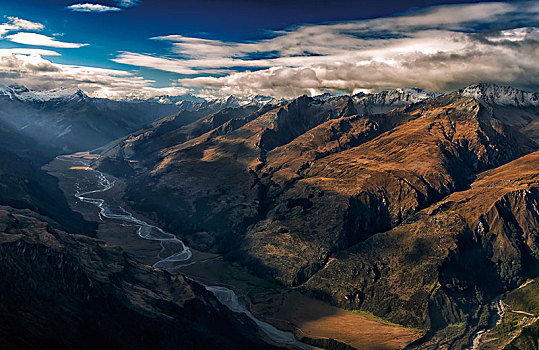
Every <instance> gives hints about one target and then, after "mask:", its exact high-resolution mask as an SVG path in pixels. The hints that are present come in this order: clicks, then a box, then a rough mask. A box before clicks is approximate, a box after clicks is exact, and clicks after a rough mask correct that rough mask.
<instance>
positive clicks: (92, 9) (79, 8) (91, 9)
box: [66, 3, 122, 12]
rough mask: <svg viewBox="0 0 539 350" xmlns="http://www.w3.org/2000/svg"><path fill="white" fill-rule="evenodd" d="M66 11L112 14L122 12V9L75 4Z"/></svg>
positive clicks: (99, 5)
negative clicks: (112, 12)
mask: <svg viewBox="0 0 539 350" xmlns="http://www.w3.org/2000/svg"><path fill="white" fill-rule="evenodd" d="M66 9H69V10H71V11H75V12H111V11H121V10H122V9H120V8H118V7H113V6H105V5H101V4H90V3H85V4H75V5H71V6H67V7H66Z"/></svg>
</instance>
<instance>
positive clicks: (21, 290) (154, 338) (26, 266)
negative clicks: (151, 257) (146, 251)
mask: <svg viewBox="0 0 539 350" xmlns="http://www.w3.org/2000/svg"><path fill="white" fill-rule="evenodd" d="M0 262H1V264H2V274H1V275H0V311H1V312H0V320H1V322H2V325H3V326H2V327H1V328H0V347H2V348H5V349H35V348H57V349H63V348H78V349H96V348H105V349H110V348H130V349H177V348H178V347H180V348H185V349H204V348H207V349H213V348H217V347H218V348H228V349H238V348H245V349H253V348H271V346H270V345H268V344H266V343H264V342H263V341H262V340H261V337H260V334H258V331H257V330H256V326H255V325H254V323H253V322H252V321H251V320H249V319H248V318H247V317H242V316H238V314H234V313H232V312H231V311H230V310H229V309H228V308H226V307H225V306H223V305H222V304H220V303H219V302H218V301H217V299H215V297H213V295H212V294H211V293H210V292H208V291H206V289H205V288H204V287H203V286H201V285H199V284H197V283H195V282H193V281H189V280H186V279H185V278H184V277H181V276H171V275H168V274H167V273H165V272H163V271H159V270H156V269H153V268H151V267H148V266H145V265H141V264H139V263H137V262H136V261H135V260H133V259H132V258H131V257H129V256H127V255H126V254H125V253H123V252H122V250H121V249H120V248H117V247H111V246H108V245H107V244H105V243H104V242H102V241H98V240H95V239H92V238H88V237H85V236H79V235H70V234H66V233H64V232H62V231H58V230H56V229H54V228H53V227H52V226H51V224H50V223H49V222H48V221H47V219H46V218H44V217H40V216H38V215H37V214H35V213H33V212H31V211H28V210H25V211H21V210H16V209H12V208H9V207H1V208H0Z"/></svg>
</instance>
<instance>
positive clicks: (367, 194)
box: [243, 96, 534, 285]
mask: <svg viewBox="0 0 539 350" xmlns="http://www.w3.org/2000/svg"><path fill="white" fill-rule="evenodd" d="M387 119H388V121H386V123H388V124H389V125H390V126H389V131H387V132H383V133H381V131H383V129H384V126H381V125H380V124H375V119H370V120H369V121H368V123H367V121H366V120H365V119H363V120H362V121H363V123H366V124H363V125H362V127H360V128H357V127H356V128H350V131H351V133H354V134H355V135H356V136H354V137H353V138H352V139H353V140H355V141H354V142H356V143H360V144H359V145H358V146H356V147H352V148H349V149H347V148H348V147H350V146H347V143H346V141H345V142H343V143H342V144H340V142H338V143H337V145H340V147H341V148H339V147H338V146H337V147H335V145H334V146H333V148H332V144H331V143H329V144H328V143H327V142H325V141H326V140H325V139H324V138H320V139H318V140H319V141H320V145H323V146H324V147H329V150H328V152H326V153H324V154H323V155H322V156H320V155H317V154H316V146H314V147H313V145H312V144H313V143H316V141H315V140H317V139H316V138H314V137H311V138H309V143H308V144H307V147H309V149H310V150H312V151H314V152H312V151H311V152H310V153H309V152H303V153H302V152H301V151H300V153H301V154H300V155H298V154H297V153H294V150H295V149H297V148H298V147H301V146H303V145H302V142H301V139H302V138H303V136H302V137H301V138H298V139H296V140H295V141H294V142H292V143H291V144H288V145H286V146H283V150H281V152H278V150H275V151H273V152H270V153H269V154H268V162H267V164H268V167H267V168H263V169H262V170H261V173H262V175H260V176H259V177H260V178H261V183H262V184H264V186H265V189H267V192H266V197H265V201H266V203H267V204H266V206H267V208H268V210H267V213H266V217H265V218H263V219H262V220H260V221H259V222H258V223H256V224H255V225H253V226H252V227H251V228H250V229H249V230H248V232H247V235H246V243H245V245H244V246H243V248H244V249H245V253H246V254H245V255H246V256H251V257H253V258H254V260H255V261H259V262H261V266H266V267H268V271H267V272H269V273H272V274H273V275H274V276H275V277H276V278H277V279H280V280H281V281H283V282H284V283H286V284H292V285H295V284H298V283H302V282H303V281H305V280H306V279H307V278H308V277H309V276H310V275H311V274H312V273H314V272H315V271H316V270H317V269H319V268H321V267H322V266H323V265H324V264H325V263H326V261H327V259H328V257H329V256H330V255H331V253H332V252H334V251H337V250H340V249H344V248H346V247H348V246H351V245H353V244H354V243H357V242H359V241H362V240H364V239H366V238H368V237H369V236H371V235H372V234H374V233H377V232H381V231H385V230H388V229H390V228H392V227H394V226H396V225H398V224H399V223H400V222H402V221H403V220H404V219H406V218H408V217H410V216H411V215H413V214H414V213H415V212H417V211H418V210H421V209H423V208H425V207H427V206H428V205H430V204H432V203H434V202H436V201H438V200H440V199H442V198H443V197H444V196H446V195H448V194H450V193H451V192H453V191H455V190H458V189H463V188H465V187H466V186H468V184H469V183H470V181H471V179H472V177H473V176H474V174H475V173H477V172H480V171H482V170H484V169H488V168H490V167H493V166H497V165H501V164H503V163H505V162H507V161H509V160H511V159H514V158H516V157H518V156H520V155H523V154H525V153H527V152H529V151H530V150H532V149H533V147H534V143H533V142H532V141H530V140H529V139H527V138H526V137H524V136H523V135H521V134H519V133H518V132H516V131H514V130H513V129H511V128H509V127H507V126H505V125H504V124H503V123H500V122H499V121H497V120H495V119H492V118H490V116H489V115H488V114H487V113H484V112H483V110H482V107H481V105H480V104H479V103H477V102H476V101H475V100H473V99H470V98H462V97H458V96H447V97H443V98H439V99H437V100H436V101H435V102H429V103H427V104H421V105H417V106H411V107H408V108H407V109H404V110H397V111H395V112H392V113H390V114H387ZM391 120H393V121H394V123H397V126H396V127H394V128H391V124H392V123H391ZM398 123H400V125H398ZM321 127H322V126H320V128H321ZM315 130H316V129H315ZM315 130H313V131H311V133H310V134H305V135H304V136H310V135H313V132H314V131H315ZM338 134H339V135H341V137H343V138H345V139H346V138H348V135H349V134H348V133H346V132H344V133H341V132H338ZM377 134H379V135H378V136H376V135H377ZM326 135H328V134H327V133H326ZM374 136H376V137H374ZM369 138H371V139H370V140H369ZM361 141H363V143H361ZM289 152H290V154H291V155H292V157H290V158H286V155H287V154H289ZM273 156H275V157H276V158H275V159H273ZM300 162H301V165H299V163H300ZM297 247H302V248H301V249H299V250H298V249H297ZM290 252H294V254H290Z"/></svg>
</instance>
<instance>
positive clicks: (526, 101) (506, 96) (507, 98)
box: [459, 83, 539, 107]
mask: <svg viewBox="0 0 539 350" xmlns="http://www.w3.org/2000/svg"><path fill="white" fill-rule="evenodd" d="M459 93H460V94H461V95H462V96H468V97H473V98H475V99H478V100H482V101H484V102H486V103H488V104H494V105H501V106H516V107H537V106H539V94H537V93H534V92H528V91H523V90H519V89H515V88H513V87H510V86H502V85H495V84H484V83H480V84H473V85H470V86H468V87H466V88H464V89H461V90H459Z"/></svg>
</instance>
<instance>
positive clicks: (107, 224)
mask: <svg viewBox="0 0 539 350" xmlns="http://www.w3.org/2000/svg"><path fill="white" fill-rule="evenodd" d="M82 156H83V157H86V159H87V160H88V157H89V156H90V155H82ZM44 170H46V171H48V172H49V173H50V174H52V175H54V176H56V177H57V178H58V179H59V185H60V187H61V188H62V190H63V191H64V193H65V195H66V198H67V200H68V203H69V205H70V206H71V208H72V209H73V210H74V211H77V212H80V213H81V214H82V215H83V216H84V218H85V219H86V220H89V221H95V222H97V223H98V224H99V227H98V230H97V233H98V238H100V239H102V240H103V241H105V242H107V243H109V244H111V245H117V246H120V247H122V248H123V249H124V250H125V251H126V252H128V253H130V254H132V255H134V256H136V257H137V258H138V260H140V261H141V262H143V263H145V264H148V265H151V264H153V263H155V262H156V258H155V256H156V254H157V252H158V251H159V250H160V246H159V243H157V242H155V241H148V240H146V239H143V238H141V237H139V236H138V235H137V233H136V230H135V228H134V227H130V226H125V225H122V224H121V223H120V222H114V220H103V219H102V218H101V217H100V215H99V213H98V210H97V209H96V208H95V206H93V205H90V204H88V203H82V202H80V201H78V200H77V198H76V197H75V196H74V193H75V192H76V191H77V190H83V191H84V190H86V191H87V190H91V189H92V187H91V186H93V185H95V178H94V177H95V173H92V172H89V171H86V170H85V167H74V166H73V165H72V164H70V163H68V162H65V161H62V160H58V159H57V160H54V161H52V162H51V163H49V164H48V165H46V166H45V167H44ZM110 178H113V177H112V176H110ZM114 181H115V186H113V187H112V188H111V189H110V190H109V191H107V192H104V193H100V196H101V197H103V198H106V200H107V202H108V203H115V204H118V205H120V206H123V207H124V208H126V209H127V210H128V211H131V212H134V211H133V209H132V208H129V207H127V206H125V203H119V202H118V199H119V198H122V189H123V188H124V186H123V183H122V181H121V180H120V179H116V178H114ZM137 216H138V217H140V218H141V219H143V220H145V221H147V222H152V217H151V215H149V216H150V217H147V216H145V215H144V214H141V213H138V214H137ZM180 238H181V237H180ZM191 250H192V252H193V257H192V258H191V260H190V261H189V263H188V264H187V265H186V266H185V267H183V268H182V273H183V274H185V275H186V276H190V277H193V278H194V279H196V280H198V281H201V282H203V283H207V284H221V285H225V286H227V287H229V288H232V289H234V290H235V292H236V293H237V294H238V295H240V296H241V297H242V298H243V302H244V303H246V304H247V305H249V308H250V309H251V311H252V313H253V314H254V315H255V316H256V317H257V318H259V319H261V320H263V321H266V322H268V323H270V324H272V325H274V326H276V327H277V328H279V329H282V330H287V331H292V332H294V334H295V335H296V337H297V338H298V339H299V340H302V339H303V340H305V341H306V342H308V341H309V340H310V339H334V340H336V341H338V342H340V343H344V344H347V345H349V346H352V347H354V348H358V349H388V350H389V349H401V348H404V347H405V346H406V345H407V344H409V343H411V342H413V341H414V340H416V339H418V338H420V337H421V336H422V333H421V332H420V331H418V330H415V329H410V328H405V327H402V326H399V325H394V324H390V323H387V322H384V321H383V320H379V319H377V318H375V317H372V316H370V315H368V314H357V313H353V312H350V311H347V310H344V309H340V308H337V307H335V306H332V305H330V304H327V303H325V302H322V301H319V300H316V299H313V298H310V297H307V296H305V295H303V294H301V293H300V292H299V291H297V290H295V289H293V288H285V287H282V286H279V285H276V284H272V283H270V282H268V281H265V280H263V279H260V278H258V277H255V276H253V275H252V274H250V273H249V272H248V271H247V270H246V269H245V268H244V267H241V266H240V265H237V264H234V263H231V262H228V261H224V260H223V259H222V258H221V257H220V256H219V255H217V254H212V253H205V252H199V251H196V250H193V249H191Z"/></svg>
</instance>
